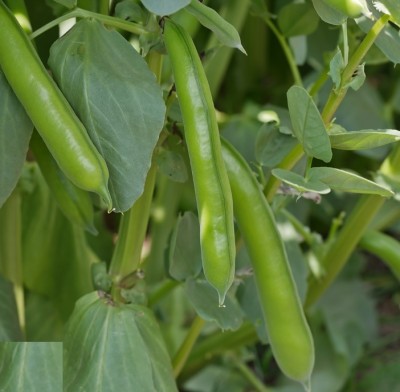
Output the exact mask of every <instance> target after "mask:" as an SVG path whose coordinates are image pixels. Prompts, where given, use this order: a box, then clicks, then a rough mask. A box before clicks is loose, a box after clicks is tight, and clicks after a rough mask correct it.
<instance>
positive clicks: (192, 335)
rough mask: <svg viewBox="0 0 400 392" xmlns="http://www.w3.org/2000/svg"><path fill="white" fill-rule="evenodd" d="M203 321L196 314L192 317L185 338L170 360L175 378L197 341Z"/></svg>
mask: <svg viewBox="0 0 400 392" xmlns="http://www.w3.org/2000/svg"><path fill="white" fill-rule="evenodd" d="M204 324H205V321H204V320H203V319H202V318H200V317H199V316H196V318H195V319H194V321H193V323H192V325H191V327H190V329H189V332H188V334H187V335H186V338H185V340H184V341H183V343H182V345H181V347H179V350H178V352H177V353H176V354H175V356H174V359H173V360H172V367H173V372H174V376H175V378H177V377H178V375H179V374H180V372H181V371H182V369H183V367H184V366H185V363H186V361H187V359H188V358H189V355H190V353H191V351H192V349H193V346H194V344H195V343H196V341H197V338H198V337H199V336H200V333H201V331H202V329H203V327H204Z"/></svg>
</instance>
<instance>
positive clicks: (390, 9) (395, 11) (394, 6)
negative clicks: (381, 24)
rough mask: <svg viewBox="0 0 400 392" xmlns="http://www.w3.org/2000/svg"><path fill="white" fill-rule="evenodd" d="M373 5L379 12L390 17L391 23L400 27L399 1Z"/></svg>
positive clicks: (393, 0)
mask: <svg viewBox="0 0 400 392" xmlns="http://www.w3.org/2000/svg"><path fill="white" fill-rule="evenodd" d="M373 4H374V6H375V8H376V9H377V10H378V11H381V12H383V13H385V14H388V15H390V17H391V21H392V22H394V23H396V24H397V26H399V27H400V7H399V2H398V0H379V1H374V3H373Z"/></svg>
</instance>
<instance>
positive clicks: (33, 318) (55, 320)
mask: <svg viewBox="0 0 400 392" xmlns="http://www.w3.org/2000/svg"><path fill="white" fill-rule="evenodd" d="M25 317H26V340H27V341H29V342H62V341H63V337H64V321H63V319H62V316H61V314H60V310H59V309H58V308H57V306H56V302H55V301H53V300H52V299H50V298H46V297H44V296H42V295H40V294H36V293H33V292H32V291H30V292H28V293H27V295H26V301H25Z"/></svg>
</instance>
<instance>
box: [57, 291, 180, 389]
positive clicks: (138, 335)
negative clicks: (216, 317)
mask: <svg viewBox="0 0 400 392" xmlns="http://www.w3.org/2000/svg"><path fill="white" fill-rule="evenodd" d="M79 390H81V391H90V392H100V391H107V392H114V391H115V392H120V391H143V392H153V391H166V392H173V391H177V388H176V385H175V380H174V378H173V375H172V366H171V362H170V358H169V355H168V352H167V350H166V348H165V344H164V341H163V339H162V336H161V332H160V329H159V327H158V324H157V322H156V320H155V318H154V316H153V314H152V313H151V311H150V310H149V309H148V308H146V307H144V306H141V305H133V304H129V305H123V304H119V303H115V302H113V301H112V299H111V298H110V297H109V296H107V295H105V293H102V292H93V293H90V294H87V295H85V296H84V297H82V298H81V299H79V301H78V302H77V303H76V306H75V309H74V312H73V314H72V315H71V318H70V320H69V323H68V326H67V330H66V333H65V338H64V392H76V391H79Z"/></svg>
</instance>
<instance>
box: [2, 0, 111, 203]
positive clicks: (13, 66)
mask: <svg viewBox="0 0 400 392" xmlns="http://www.w3.org/2000/svg"><path fill="white" fill-rule="evenodd" d="M0 67H1V69H2V70H3V72H4V75H5V76H6V78H7V80H8V82H9V84H10V85H11V87H12V89H13V90H14V92H15V94H16V96H17V97H18V99H19V101H20V102H21V104H22V105H23V107H24V108H25V110H26V112H27V113H28V115H29V117H30V118H31V120H32V122H33V124H34V126H35V127H36V129H37V131H38V132H39V134H40V136H41V137H42V139H43V140H44V142H45V143H46V145H47V147H48V149H49V151H50V152H51V154H52V155H53V157H54V159H55V160H56V161H57V163H58V165H59V166H60V168H61V169H62V170H63V172H64V173H65V175H66V176H67V177H68V178H69V179H70V180H71V181H72V182H73V183H74V184H75V185H76V186H78V187H79V188H82V189H85V190H87V191H91V192H96V193H97V194H99V195H100V196H101V197H102V198H103V199H104V201H105V202H106V203H107V204H108V207H109V209H111V197H110V194H109V192H108V188H107V182H108V176H109V174H108V169H107V166H106V163H105V161H104V159H103V157H102V156H101V155H100V154H99V152H98V151H97V149H96V147H95V146H94V144H93V143H92V141H91V140H90V138H89V136H88V134H87V131H86V129H85V127H84V126H83V124H82V123H81V121H80V120H79V119H78V117H77V116H76V114H75V112H74V111H73V109H72V108H71V105H70V104H69V103H68V101H67V100H66V98H65V97H64V95H63V94H62V92H61V91H60V90H59V88H58V87H57V85H56V84H55V82H54V81H53V79H51V77H50V76H49V74H48V72H47V70H46V69H45V67H44V65H43V64H42V62H41V60H40V59H39V56H38V55H37V53H36V51H35V49H34V47H33V45H32V43H31V42H30V40H29V38H28V37H27V35H26V34H25V32H24V31H23V30H22V28H21V26H20V25H19V24H18V22H17V20H16V19H15V17H14V16H13V14H12V13H11V12H10V11H9V10H8V9H7V7H6V6H5V5H4V3H3V2H2V1H1V0H0Z"/></svg>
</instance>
